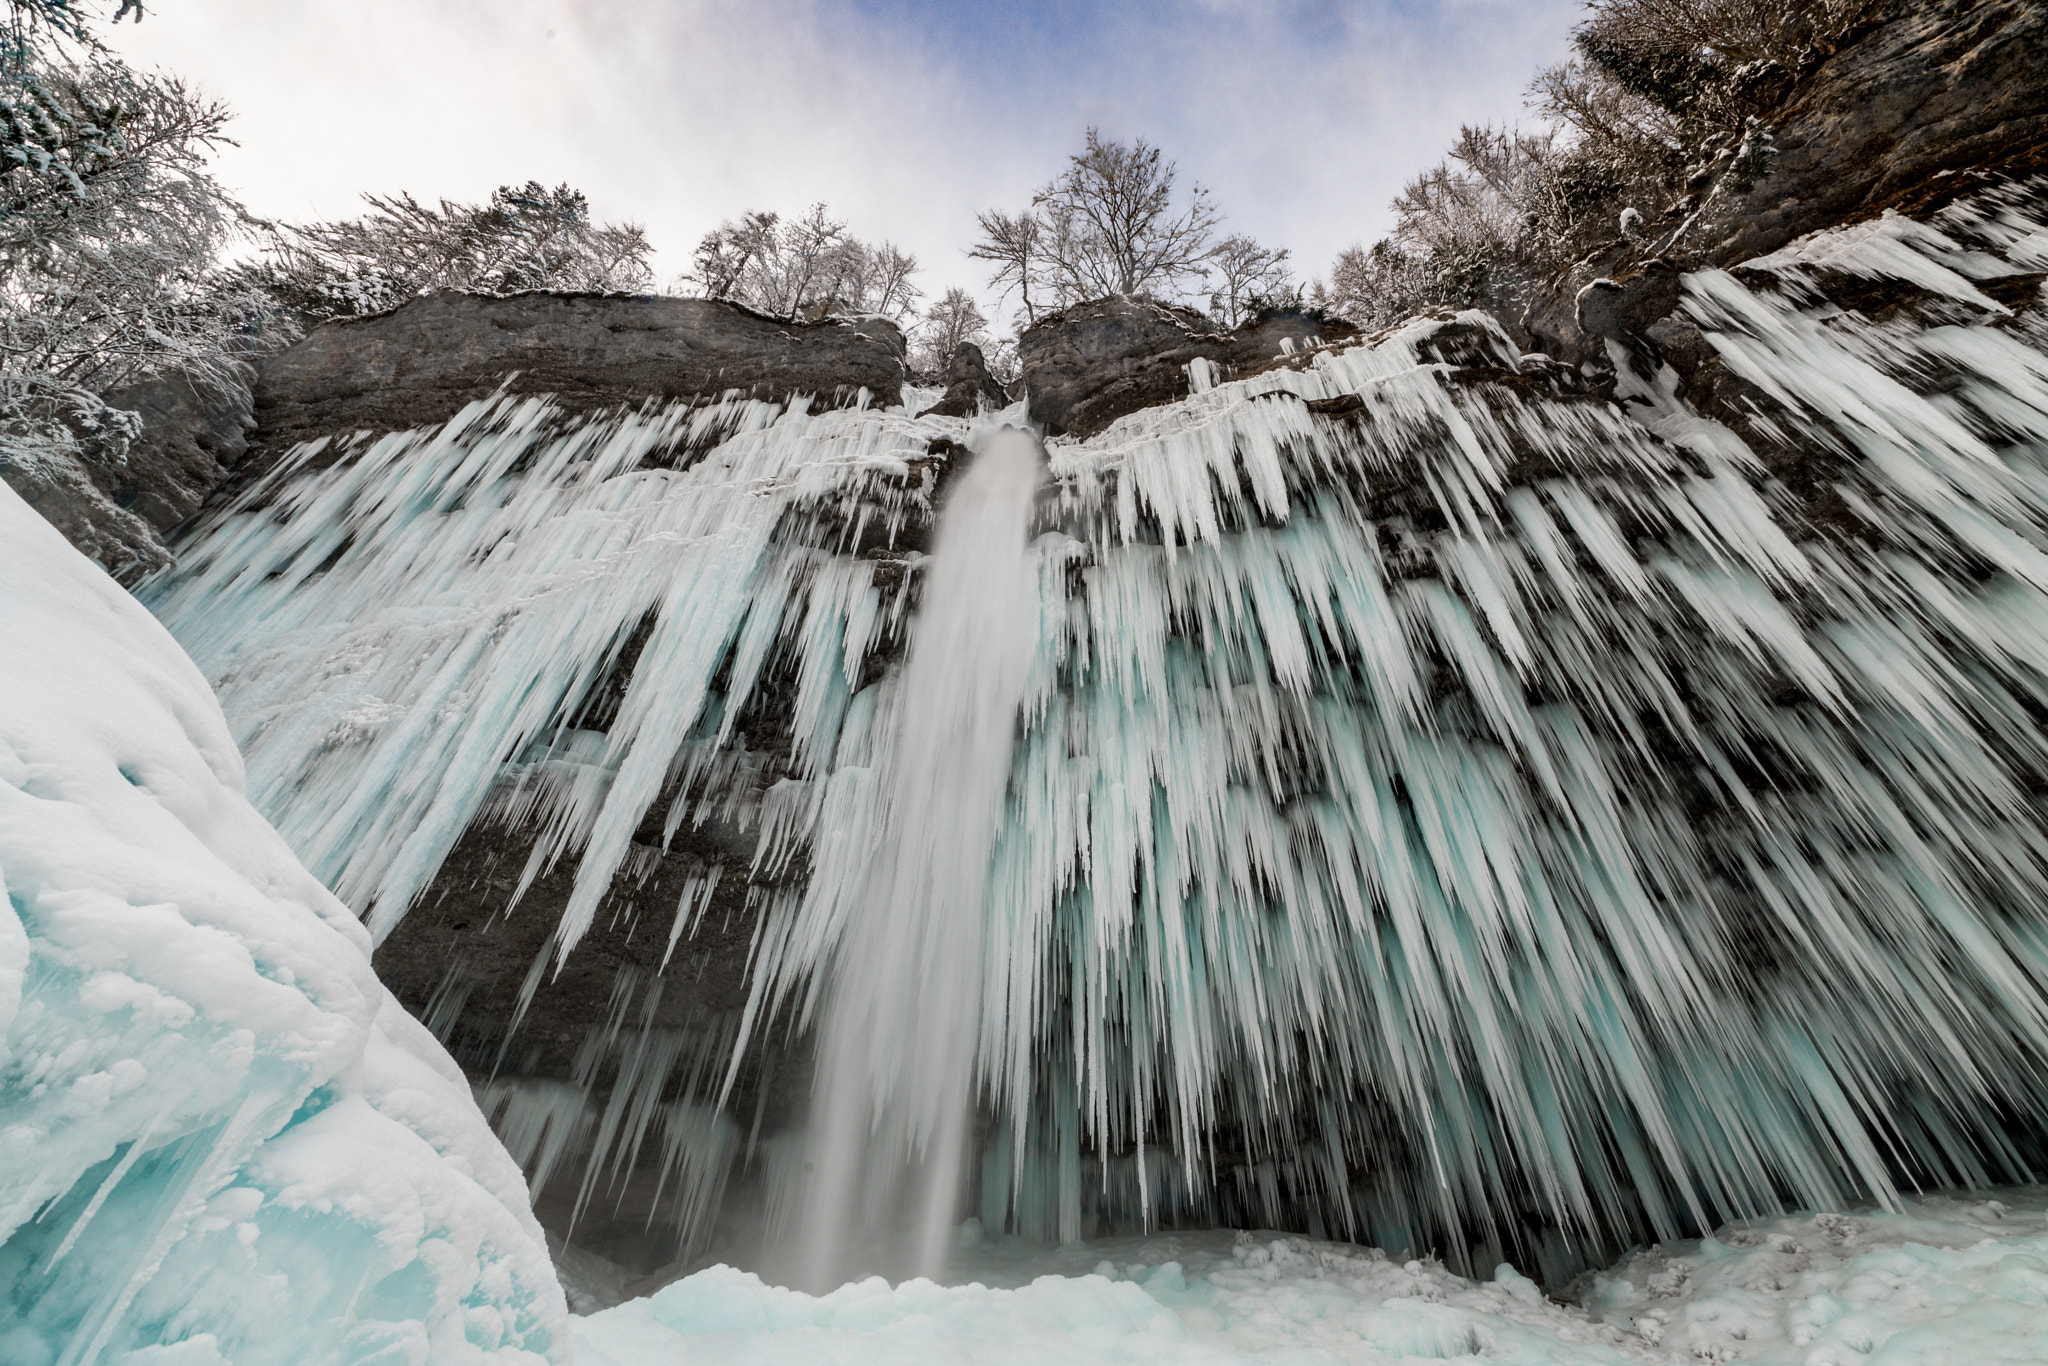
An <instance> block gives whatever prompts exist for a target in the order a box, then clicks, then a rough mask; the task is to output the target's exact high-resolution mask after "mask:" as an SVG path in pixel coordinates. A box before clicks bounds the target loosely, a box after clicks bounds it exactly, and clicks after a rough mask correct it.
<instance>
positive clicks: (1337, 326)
mask: <svg viewBox="0 0 2048 1366" xmlns="http://www.w3.org/2000/svg"><path fill="white" fill-rule="evenodd" d="M1357 332H1358V329H1357V328H1355V327H1353V326H1351V325H1350V324H1349V323H1346V322H1342V321H1340V320H1338V319H1334V318H1329V319H1325V318H1319V317H1317V316H1316V315H1314V314H1312V313H1306V312H1302V313H1280V314H1275V315H1274V316H1272V317H1270V318H1267V319H1265V320H1263V321H1261V322H1260V323H1259V324H1258V325H1257V326H1255V327H1249V328H1245V329H1243V330H1241V331H1237V332H1221V331H1218V330H1217V329H1216V325H1215V323H1214V322H1213V321H1212V320H1211V319H1209V318H1207V317H1205V316H1204V315H1202V314H1200V313H1197V312H1195V311H1194V310H1193V309H1191V308H1180V307H1176V306H1174V305H1172V304H1162V303H1155V302H1152V301H1150V300H1145V299H1131V298H1107V299H1094V300H1090V301H1089V302H1087V303H1080V304H1075V305H1074V306H1072V307H1071V308H1067V309H1064V310H1062V311H1060V312H1058V313H1054V314H1051V315H1049V316H1047V317H1044V318H1041V319H1039V320H1038V321H1037V322H1036V323H1034V324H1032V325H1031V327H1029V328H1028V329H1026V331H1025V333H1024V335H1023V336H1022V337H1021V338H1019V339H1018V342H1017V350H1018V353H1019V356H1020V357H1021V359H1022V361H1023V366H1024V388H1025V391H1026V392H1027V393H1028V394H1029V395H1030V397H1031V416H1032V417H1033V418H1034V419H1036V420H1037V421H1039V422H1042V423H1044V424H1045V426H1046V429H1047V430H1048V431H1050V432H1052V433H1055V434H1058V433H1062V432H1064V433H1066V434H1068V435H1071V436H1076V437H1088V436H1093V435H1094V434H1095V433H1097V432H1099V431H1101V430H1102V429H1103V428H1105V427H1107V426H1108V425H1109V424H1110V423H1112V422H1114V421H1116V419H1118V418H1120V417H1123V416H1124V415H1126V414H1128V413H1135V412H1137V411H1139V410H1140V409H1143V408H1151V407H1156V406H1158V405H1159V404H1162V403H1172V402H1174V401H1175V400H1177V399H1182V398H1186V397H1187V395H1188V391H1189V387H1190V379H1189V372H1188V365H1189V363H1190V362H1192V361H1196V360H1203V361H1206V362H1208V363H1209V364H1210V365H1212V366H1214V367H1216V368H1215V370H1214V371H1213V372H1212V374H1213V376H1214V377H1215V378H1221V379H1227V378H1233V377H1237V376H1242V375H1247V374H1252V373H1255V372H1257V371H1259V370H1263V369H1267V368H1269V367H1271V366H1274V365H1278V364H1285V363H1287V362H1288V360H1289V358H1290V357H1291V356H1292V355H1294V354H1296V353H1297V352H1299V351H1301V350H1304V349H1306V348H1307V347H1309V346H1312V345H1314V344H1315V343H1316V342H1317V341H1318V340H1323V341H1336V340H1338V339H1340V338H1347V337H1352V336H1355V335H1357Z"/></svg>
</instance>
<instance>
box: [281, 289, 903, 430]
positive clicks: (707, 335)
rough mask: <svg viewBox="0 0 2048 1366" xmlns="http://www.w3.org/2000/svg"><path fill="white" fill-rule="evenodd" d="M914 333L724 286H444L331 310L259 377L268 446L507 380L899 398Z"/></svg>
mask: <svg viewBox="0 0 2048 1366" xmlns="http://www.w3.org/2000/svg"><path fill="white" fill-rule="evenodd" d="M903 354H904V341H903V333H902V331H901V330H900V329H899V328H897V327H896V325H895V324H894V323H891V322H889V321H887V320H886V319H882V318H860V319H843V318H832V319H827V320H826V321H823V322H815V323H802V322H788V321H785V320H783V319H779V318H771V317H768V316H767V315H765V314H761V313H756V312H754V311H753V310H752V309H749V308H745V307H742V306H741V305H739V304H735V303H729V302H726V301H724V300H718V299H670V298H645V297H638V296H626V295H616V294H610V295H597V294H514V295H508V296H504V297H497V296H491V295H482V294H459V293H455V292H453V291H444V292H442V293H438V294H431V295H428V296H426V297H424V298H420V299H415V300H413V301H412V302H410V303H407V304H405V305H403V306H401V307H399V308H395V309H392V310H391V311H390V312H388V313H379V314H375V315H373V316H371V317H367V318H360V319H350V320H347V321H343V322H333V323H328V324H326V325H325V326H323V327H319V328H316V329H315V330H314V331H313V332H312V333H311V334H310V335H309V336H307V337H306V339H305V340H304V341H302V342H300V343H298V345H296V346H293V347H292V348H290V349H289V350H287V351H285V352H283V353H281V354H279V355H277V356H274V357H272V358H271V359H270V360H269V361H267V362H266V363H265V364H264V366H263V372H262V376H261V378H260V379H259V380H258V382H257V386H256V421H257V424H258V428H259V432H258V444H259V445H260V446H261V447H262V448H263V449H264V451H265V452H266V453H273V454H274V453H280V452H282V451H283V450H284V449H285V448H286V447H288V446H290V445H291V444H293V443H294V442H297V441H302V440H306V439H308V438H311V437H317V436H326V435H331V434H335V433H342V432H353V431H358V430H365V431H394V430H401V429H404V428H407V427H416V426H421V425H425V424H429V423H435V422H444V421H446V420H447V419H448V418H450V417H452V416H454V414H455V413H456V412H457V411H458V410H459V409H461V408H462V406H463V405H464V404H467V403H469V402H471V401H473V400H475V399H479V398H484V397H486V396H488V395H490V394H491V393H493V392H495V391H496V390H497V389H498V388H499V386H501V385H504V386H506V387H508V388H509V390H510V392H512V393H515V394H552V395H554V396H555V400H556V402H557V403H559V404H560V405H561V406H562V407H564V408H565V409H567V410H569V411H571V412H593V411H596V410H597V409H600V408H611V407H617V406H619V405H621V404H625V405H628V406H635V407H637V406H638V405H640V404H642V403H645V402H647V401H648V400H649V399H655V400H668V399H690V398H698V397H706V398H709V397H715V396H717V395H719V394H722V393H725V392H727V391H729V390H734V389H737V390H741V391H743V392H745V393H746V394H748V395H749V396H751V397H754V398H762V399H773V400H778V401H779V400H787V399H789V398H791V397H793V396H794V395H797V394H809V395H812V396H813V397H814V398H815V400H816V401H817V402H818V404H819V405H821V406H838V405H842V404H847V403H852V402H854V401H855V400H856V399H857V397H858V395H859V393H860V392H861V391H862V390H866V391H867V393H868V395H869V396H870V397H871V398H872V400H873V401H874V402H876V403H878V404H882V405H887V404H892V403H897V402H900V401H901V399H902V386H903V375H904V366H903Z"/></svg>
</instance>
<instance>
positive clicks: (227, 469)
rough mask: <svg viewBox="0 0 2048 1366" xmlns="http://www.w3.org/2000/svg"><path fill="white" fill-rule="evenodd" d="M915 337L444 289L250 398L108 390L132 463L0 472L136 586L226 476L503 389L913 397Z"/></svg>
mask: <svg viewBox="0 0 2048 1366" xmlns="http://www.w3.org/2000/svg"><path fill="white" fill-rule="evenodd" d="M903 356H904V338H903V333H902V330H901V329H899V328H898V327H897V326H896V325H895V324H894V323H891V322H889V321H887V320H886V319H881V318H860V319H851V320H849V319H832V320H829V321H825V322H817V323H793V322H785V321H782V320H779V319H775V318H769V317H765V316H763V315H762V314H759V313H755V312H753V311H752V310H750V309H747V308H743V307H740V306H739V305H737V304H731V303H725V302H722V301H718V300H711V299H666V298H639V297H628V296H623V295H570V294H518V295H510V296H506V297H496V296H489V295H478V294H459V293H455V292H452V291H450V292H444V293H440V294H435V295H431V296H429V297H426V298H422V299H416V300H414V301H412V302H410V303H407V304H405V305H403V306H402V307H399V308H395V309H393V310H391V311H390V312H388V313H380V314H376V315H374V316H372V317H368V318H361V319H350V320H347V321H344V322H336V323H328V324H326V325H324V326H322V327H318V328H315V329H314V330H313V332H312V333H311V334H310V335H308V336H307V337H306V338H305V339H304V340H302V341H300V342H298V343H297V344H296V345H294V346H291V347H289V348H287V349H286V350H284V351H282V352H279V353H277V354H275V355H271V356H267V357H263V358H261V359H259V360H257V361H256V362H255V364H254V369H253V376H254V379H253V392H252V388H251V387H250V386H245V385H226V386H218V387H205V388H202V387H199V386H195V385H194V384H193V383H192V382H191V381H190V380H189V379H187V378H186V377H185V376H183V375H177V374H171V375H165V376H162V377H160V378H157V379H153V380H150V381H149V382H147V383H144V384H140V385H136V386H134V387H132V388H130V389H126V390H122V391H120V392H118V393H114V394H110V395H108V401H109V402H110V403H111V404H112V405H113V406H115V407H117V408H125V409H129V410H131V411H133V412H135V413H136V414H138V415H139V416H140V418H141V421H142V432H141V435H140V436H139V437H138V438H137V439H136V441H135V442H134V444H133V446H132V447H131V448H130V449H129V451H128V454H127V457H126V459H125V460H124V461H122V462H121V463H119V464H118V465H112V466H108V467H104V468H103V467H101V466H97V465H94V466H88V465H85V464H82V463H80V462H78V461H73V460H65V461H59V462H49V461H44V462H41V463H39V464H37V465H35V466H24V467H21V468H13V467H8V466H6V465H5V464H4V462H0V473H4V474H5V476H6V478H7V481H8V482H9V483H10V484H11V485H13V486H14V487H15V489H16V490H17V491H18V492H19V493H20V494H21V495H22V497H23V499H24V501H26V502H27V503H28V504H29V505H30V506H31V507H33V508H35V509H36V510H37V511H38V512H40V513H41V514H42V515H43V517H44V519H45V520H47V521H49V522H50V523H51V524H52V525H54V526H55V527H56V528H57V529H58V530H59V531H60V532H62V533H63V534H64V536H65V538H66V539H68V540H69V541H70V542H71V543H72V544H73V545H74V546H76V547H78V549H80V550H81V551H83V552H84V553H85V554H86V555H87V556H89V557H91V558H93V559H95V560H97V561H98V562H99V563H100V564H101V565H102V566H103V567H105V568H106V569H108V570H109V571H110V572H113V573H115V574H117V575H119V576H120V577H122V578H123V579H124V580H129V581H132V580H135V579H139V578H140V577H142V576H143V575H146V574H148V573H151V572H153V571H155V570H157V569H160V568H162V567H163V566H164V565H166V564H168V563H169V562H170V553H169V551H168V549H167V548H166V545H165V540H164V538H165V537H166V535H168V534H169V533H171V532H172V531H173V530H174V529H175V528H176V527H177V526H178V524H179V523H181V522H182V521H184V520H185V519H186V518H187V517H190V516H191V515H192V514H193V513H194V512H196V511H198V510H199V508H200V507H201V506H202V505H203V504H204V503H205V502H206V500H207V499H208V498H209V497H210V496H212V495H213V493H214V491H215V490H216V489H219V488H220V487H221V486H222V485H223V484H226V483H228V482H229V481H230V480H233V481H234V487H241V486H243V485H245V484H246V483H247V482H248V481H249V480H251V479H253V478H255V477H257V476H258V475H260V474H261V473H262V472H263V471H264V470H266V469H268V468H269V467H270V465H271V464H272V463H273V462H274V460H275V459H276V457H277V456H279V455H281V454H283V453H284V452H285V451H286V450H288V449H290V448H291V446H292V445H293V444H294V443H296V442H299V441H305V440H311V439H313V438H316V437H329V438H336V439H342V438H347V437H349V436H352V435H354V434H355V433H358V432H370V433H382V432H390V431H398V430H403V429H405V428H408V427H416V426H427V425H432V424H434V423H437V422H445V421H446V420H448V419H449V418H450V417H453V416H454V415H455V413H456V412H457V411H458V410H460V409H461V408H462V407H463V405H465V404H468V403H471V402H474V401H475V400H477V399H481V398H488V397H489V396H490V395H492V394H493V393H496V392H498V391H500V390H501V389H502V390H503V391H504V392H506V393H510V394H547V395H550V396H552V398H553V399H554V402H555V403H556V405H557V406H558V407H559V408H560V409H562V410H563V411H566V412H569V413H576V414H581V413H588V412H594V411H597V410H599V409H603V408H614V407H622V406H623V407H628V408H632V407H638V406H639V405H641V404H643V403H647V402H650V401H653V402H656V403H661V402H668V401H672V400H685V401H702V400H710V399H715V398H717V397H719V396H720V395H722V394H725V393H728V392H731V391H735V390H737V391H739V392H740V393H742V394H745V395H746V396H748V397H750V398H757V399H762V400H766V401H770V402H786V401H788V400H789V399H790V398H792V397H793V396H795V395H797V394H808V395H810V396H811V397H812V399H813V404H814V406H816V407H823V408H829V407H835V406H839V405H843V404H848V403H852V402H854V401H856V399H857V398H858V397H859V395H860V393H861V392H862V391H863V390H865V391H866V393H867V395H868V396H869V398H870V400H872V401H873V402H875V403H877V404H879V405H882V406H887V405H890V404H894V403H896V402H898V401H900V399H901V397H902V386H903V376H904V363H903Z"/></svg>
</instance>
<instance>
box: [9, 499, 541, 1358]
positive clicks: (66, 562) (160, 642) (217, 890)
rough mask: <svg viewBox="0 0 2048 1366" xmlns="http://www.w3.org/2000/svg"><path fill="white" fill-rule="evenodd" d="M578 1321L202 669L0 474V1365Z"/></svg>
mask: <svg viewBox="0 0 2048 1366" xmlns="http://www.w3.org/2000/svg"><path fill="white" fill-rule="evenodd" d="M564 1316H565V1314H564V1308H563V1304H562V1292H561V1290H560V1288H559V1287H558V1286H557V1284H556V1282H555V1279H554V1277H553V1275H552V1274H551V1273H550V1271H549V1267H548V1261H547V1253H546V1249H545V1246H544V1244H543V1242H542V1238H541V1232H540V1227H539V1225H538V1224H536V1223H535V1221H534V1218H533V1214H532V1212H531V1210H529V1208H528V1207H527V1201H526V1191H525V1187H524V1183H523V1182H522V1181H521V1178H520V1174H519V1169H518V1168H517V1167H516V1166H514V1165H513V1163H512V1160H511V1158H510V1157H508V1156H507V1155H506V1153H505V1149H504V1147H503V1146H502V1145H501V1144H499V1142H498V1141H497V1139H496V1138H494V1137H493V1136H492V1134H491V1131H490V1129H489V1127H488V1126H486V1125H485V1123H484V1119H483V1116H482V1115H481V1114H480V1113H479V1112H478V1111H477V1108H476V1105H475V1103H474V1102H473V1101H472V1100H471V1098H470V1094H469V1088H468V1085H467V1084H466V1083H465V1081H464V1080H463V1076H462V1073H461V1072H460V1071H459V1070H458V1069H457V1068H456V1066H455V1064H454V1063H453V1062H451V1061H450V1060H449V1058H448V1055H447V1054H446V1053H445V1052H443V1051H442V1049H441V1047H440V1045H439V1044H437V1043H436V1042H435V1041H434V1039H433V1037H432V1036H431V1035H429V1034H428V1033H427V1031H426V1030H425V1029H424V1028H422V1027H421V1026H420V1025H419V1024H418V1023H416V1022H415V1021H414V1020H413V1019H412V1017H411V1016H409V1015H407V1014H406V1013H405V1011H404V1009H403V1008H401V1007H400V1006H399V1005H398V1003H397V1002H396V1001H395V1000H393V999H392V997H391V994H390V993H389V992H388V991H386V990H385V989H384V988H383V987H382V986H381V985H380V984H379V983H378V981H377V978H376V975H375V974H374V973H373V972H372V971H371V969H370V955H369V936H368V935H367V934H366V933H365V932H364V930H363V927H362V926H361V925H360V924H359V923H358V922H357V921H356V919H355V917H354V916H352V915H350V914H349V912H348V910H347V908H346V907H344V906H343V905H342V904H341V903H340V902H339V901H337V900H336V899H335V898H334V897H333V896H332V895H331V894H330V893H329V892H328V891H327V890H326V889H325V888H324V887H322V886H321V885H320V883H319V882H318V881H317V880H316V879H315V878H314V877H313V876H312V875H311V874H310V873H308V872H307V871H306V870H305V869H304V868H303V867H302V866H301V865H300V863H299V861H298V860H297V859H296V858H295V857H294V856H293V855H292V852H291V850H290V849H289V848H287V847H286V845H285V842H284V841H283V840H282V839H281V838H279V836H278V834H277V832H276V831H275V830H274V829H272V828H271V826H270V824H269V823H268V822H267V821H265V820H264V819H263V818H262V817H261V816H260V815H258V814H257V813H256V810H255V808H253V807H252V806H250V805H249V802H248V799H247V797H246V796H245V795H244V780H243V770H242V760H241V756H240V755H238V754H237V753H236V751H235V745H234V741H233V740H232V738H231V737H230V736H229V734H228V728H227V722H226V721H225V720H224V719H223V718H222V716H221V712H220V707H219V705H218V704H217V703H216V702H215V701H214V699H213V694H212V692H211V691H210V690H209V689H208V687H207V685H206V680H205V679H204V678H202V677H200V674H199V671H198V670H197V669H196V668H194V667H193V665H192V662H191V661H190V660H189V659H187V658H186V657H185V654H184V652H183V651H182V650H180V649H179V648H178V645H177V643H176V642H175V641H173V640H172V639H171V637H170V636H169V634H168V633H166V632H165V631H164V629H163V628H162V627H161V626H159V625H158V624H157V623H156V621H155V619H154V618H152V617H151V616H150V615H149V613H148V612H146V611H145V610H143V608H142V606H141V605H140V604H139V603H137V602H136V601H135V600H134V599H133V598H131V597H129V596H128V594H127V593H125V592H123V591H122V590H121V588H120V586H119V585H118V584H116V583H115V582H114V581H113V580H112V579H110V578H108V577H107V575H106V574H105V573H104V572H103V571H101V570H100V569H99V568H98V567H97V566H96V565H93V564H91V563H89V562H88V561H87V560H86V559H85V557H84V556H82V555H80V554H79V553H78V552H77V551H76V550H74V549H72V548H71V547H70V546H69V545H67V544H66V543H65V542H64V540H63V538H62V537H60V536H59V535H58V534H57V532H56V531H54V530H53V529H52V528H51V527H50V526H49V525H48V524H47V523H45V522H44V521H43V520H42V518H40V517H38V516H37V515H36V514H35V513H34V512H32V511H30V510H29V508H28V507H27V506H26V505H25V504H24V503H23V502H22V501H21V499H20V498H19V497H18V496H16V494H15V493H14V491H13V490H12V489H9V488H7V487H5V486H4V485H0V1366H50V1364H51V1363H62V1366H91V1364H92V1363H101V1364H102V1366H117V1364H118V1366H225V1363H233V1366H302V1364H304V1363H313V1362H337V1361H340V1362H355V1361H377V1362H392V1363H400V1362H403V1363H407V1364H408V1366H425V1364H426V1363H432V1366H453V1364H454V1363H465V1362H467V1363H478V1364H479V1366H481V1364H482V1363H490V1364H491V1366H540V1364H541V1363H542V1362H544V1361H554V1362H559V1361H562V1360H564V1358H565V1353H564V1352H563V1350H562V1321H563V1318H564Z"/></svg>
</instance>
